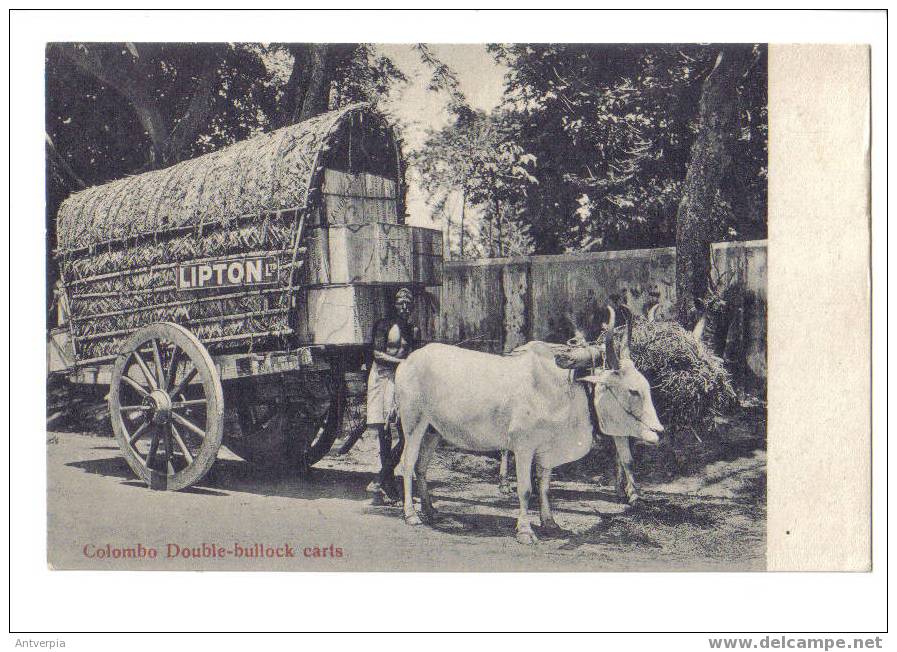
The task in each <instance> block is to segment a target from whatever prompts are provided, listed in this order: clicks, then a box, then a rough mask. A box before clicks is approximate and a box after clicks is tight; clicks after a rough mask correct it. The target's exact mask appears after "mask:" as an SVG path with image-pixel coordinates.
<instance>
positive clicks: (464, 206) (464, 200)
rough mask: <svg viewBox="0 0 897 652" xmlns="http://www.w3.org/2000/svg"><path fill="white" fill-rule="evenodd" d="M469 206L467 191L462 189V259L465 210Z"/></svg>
mask: <svg viewBox="0 0 897 652" xmlns="http://www.w3.org/2000/svg"><path fill="white" fill-rule="evenodd" d="M466 208H467V193H466V192H465V191H464V189H463V188H462V189H461V238H460V239H461V260H464V212H465V209H466Z"/></svg>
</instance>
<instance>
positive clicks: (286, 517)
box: [45, 42, 769, 571]
mask: <svg viewBox="0 0 897 652" xmlns="http://www.w3.org/2000/svg"><path fill="white" fill-rule="evenodd" d="M767 53H768V50H767V46H766V45H765V44H763V43H743V44H706V43H705V44H693V43H661V44H625V43H620V44H564V43H506V44H465V45H451V44H424V43H417V44H372V43H342V44H337V43H326V44H325V43H182V42H102V43H100V42H52V43H48V44H47V45H46V49H45V75H46V80H45V83H46V95H45V97H46V113H45V124H46V143H45V148H46V188H47V212H46V233H47V258H46V271H47V288H46V290H47V301H46V307H47V322H46V330H47V417H46V418H47V437H46V450H47V545H48V552H47V556H48V558H47V562H48V564H49V566H50V568H51V569H55V570H70V569H90V570H234V571H271V570H275V571H325V570H326V571H334V570H346V571H367V570H370V571H423V570H426V571H745V570H757V571H762V570H765V569H766V568H767V559H766V542H767V497H766V486H767V485H766V479H767V454H766V450H767V436H766V435H767V236H768V233H767V213H768V207H767V206H768V205H767V178H768V142H769V134H768V100H767V88H768V75H767Z"/></svg>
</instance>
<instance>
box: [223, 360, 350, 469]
mask: <svg viewBox="0 0 897 652" xmlns="http://www.w3.org/2000/svg"><path fill="white" fill-rule="evenodd" d="M236 396H238V398H236ZM232 404H233V405H234V408H235V411H236V414H237V418H238V421H239V425H240V433H239V435H240V436H239V437H237V436H233V435H232V436H229V437H228V438H227V439H226V440H225V442H224V443H225V445H226V446H227V447H228V448H230V449H231V450H232V451H233V452H234V453H236V454H237V455H239V456H240V457H242V458H243V459H244V460H246V461H247V462H250V463H251V464H253V465H256V466H260V467H263V468H268V469H271V468H278V467H281V468H299V469H300V470H301V468H302V467H303V466H310V465H312V464H314V463H315V462H318V461H320V460H321V458H322V457H324V455H326V454H327V452H328V451H329V450H330V448H331V447H332V446H333V442H334V441H336V438H337V436H338V435H339V432H340V429H341V427H342V423H343V415H344V413H345V406H346V387H345V382H344V380H343V376H342V372H341V370H340V369H339V368H336V369H333V370H331V371H330V372H318V373H313V374H309V375H308V376H305V377H303V378H301V379H295V378H294V379H290V381H288V382H286V383H284V387H283V391H282V393H281V395H280V396H277V397H274V398H272V397H269V398H259V397H256V396H253V390H252V389H251V388H246V387H244V388H242V391H240V392H239V394H238V395H237V394H235V399H234V400H233V401H232Z"/></svg>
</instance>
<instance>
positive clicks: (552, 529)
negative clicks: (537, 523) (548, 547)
mask: <svg viewBox="0 0 897 652" xmlns="http://www.w3.org/2000/svg"><path fill="white" fill-rule="evenodd" d="M565 533H566V530H564V528H562V527H561V526H560V525H558V524H557V523H556V522H554V521H543V522H542V527H541V528H539V534H541V535H542V536H545V537H548V538H552V537H560V536H563V535H564V534H565Z"/></svg>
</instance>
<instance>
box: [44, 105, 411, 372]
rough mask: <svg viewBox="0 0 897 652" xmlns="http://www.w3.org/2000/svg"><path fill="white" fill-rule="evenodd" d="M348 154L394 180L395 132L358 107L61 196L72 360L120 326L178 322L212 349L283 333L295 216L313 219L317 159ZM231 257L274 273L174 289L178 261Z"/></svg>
mask: <svg viewBox="0 0 897 652" xmlns="http://www.w3.org/2000/svg"><path fill="white" fill-rule="evenodd" d="M353 139H354V141H355V145H354V146H353V145H352V141H353ZM353 152H356V153H355V161H354V162H353V161H352V156H353ZM359 152H360V153H359ZM347 156H348V162H347V161H346V160H345V159H346V157H347ZM359 159H361V160H359ZM347 164H348V166H349V168H351V169H353V170H359V169H360V170H362V171H370V172H373V173H376V174H379V175H381V176H383V177H385V178H388V179H391V180H394V182H395V183H396V184H397V185H398V186H401V185H402V170H401V157H400V152H399V147H398V144H397V142H396V140H395V137H394V135H393V133H392V131H391V129H390V128H389V127H388V126H387V124H386V122H385V120H384V119H383V118H382V117H381V116H380V115H379V114H377V113H376V112H374V111H373V110H372V109H371V108H370V107H368V106H366V105H351V106H348V107H345V108H342V109H339V110H336V111H331V112H329V113H325V114H322V115H319V116H316V117H314V118H312V119H310V120H307V121H304V122H301V123H298V124H295V125H291V126H288V127H284V128H283V129H279V130H277V131H274V132H271V133H267V134H263V135H260V136H257V137H255V138H251V139H249V140H246V141H243V142H240V143H236V144H234V145H232V146H230V147H226V148H224V149H221V150H219V151H216V152H212V153H210V154H206V155H204V156H200V157H198V158H195V159H192V160H188V161H184V162H182V163H178V164H177V165H174V166H172V167H170V168H167V169H164V170H157V171H153V172H147V173H145V174H140V175H136V176H132V177H127V178H124V179H120V180H117V181H113V182H110V183H107V184H104V185H101V186H96V187H93V188H88V189H86V190H84V191H82V192H78V193H75V194H73V195H72V196H71V197H69V198H68V199H66V200H65V202H63V204H62V206H61V208H60V209H59V213H58V216H57V234H58V251H57V256H58V259H59V262H60V270H61V273H62V281H63V286H64V290H65V293H66V296H67V299H68V302H69V308H70V316H71V327H72V336H73V339H74V342H75V345H76V355H77V357H78V359H79V360H81V361H84V360H85V359H94V358H102V357H105V356H108V355H111V354H114V353H116V352H117V351H118V345H119V344H120V343H121V341H122V340H123V339H124V338H125V337H127V335H128V334H130V333H131V332H133V331H135V330H136V329H138V328H140V327H141V326H144V325H146V324H150V323H153V322H157V321H174V322H177V323H181V324H183V325H185V326H187V327H189V328H190V329H191V330H192V331H193V332H194V333H196V335H197V336H198V337H199V338H200V339H201V340H203V341H204V342H205V343H206V344H207V346H209V348H210V349H213V350H222V349H225V348H233V347H234V346H239V347H241V348H243V349H249V348H254V347H256V348H257V347H259V346H262V345H265V344H266V343H268V344H270V343H271V342H272V341H273V340H278V339H281V340H282V339H283V338H284V337H287V336H289V335H291V334H292V332H293V325H292V324H291V323H290V318H291V317H290V312H291V311H290V307H291V301H292V300H293V299H292V297H293V293H294V291H295V289H296V287H297V286H298V285H299V283H301V277H300V275H299V274H298V273H296V270H297V265H296V264H295V263H296V262H297V256H298V255H299V252H300V242H299V238H298V237H297V236H298V235H299V225H300V222H301V223H302V224H303V225H304V226H305V227H307V226H308V225H309V223H311V222H314V221H315V220H317V219H318V215H319V212H320V206H321V201H322V198H321V184H322V177H323V170H324V168H325V166H326V167H329V168H336V169H340V168H345V169H349V168H346V165H347ZM399 199H400V200H401V195H400V196H399ZM401 213H402V211H401V209H400V210H399V215H401ZM241 255H242V256H247V255H264V256H275V257H276V258H277V260H278V266H279V270H280V273H279V275H278V282H277V283H276V284H275V285H274V286H273V287H267V288H249V287H246V288H238V289H235V288H230V289H228V288H218V289H215V290H210V291H203V292H193V293H185V292H178V291H177V287H176V278H175V277H176V273H177V266H178V263H183V262H187V261H193V262H196V261H202V260H208V259H220V258H221V257H228V256H241Z"/></svg>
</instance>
